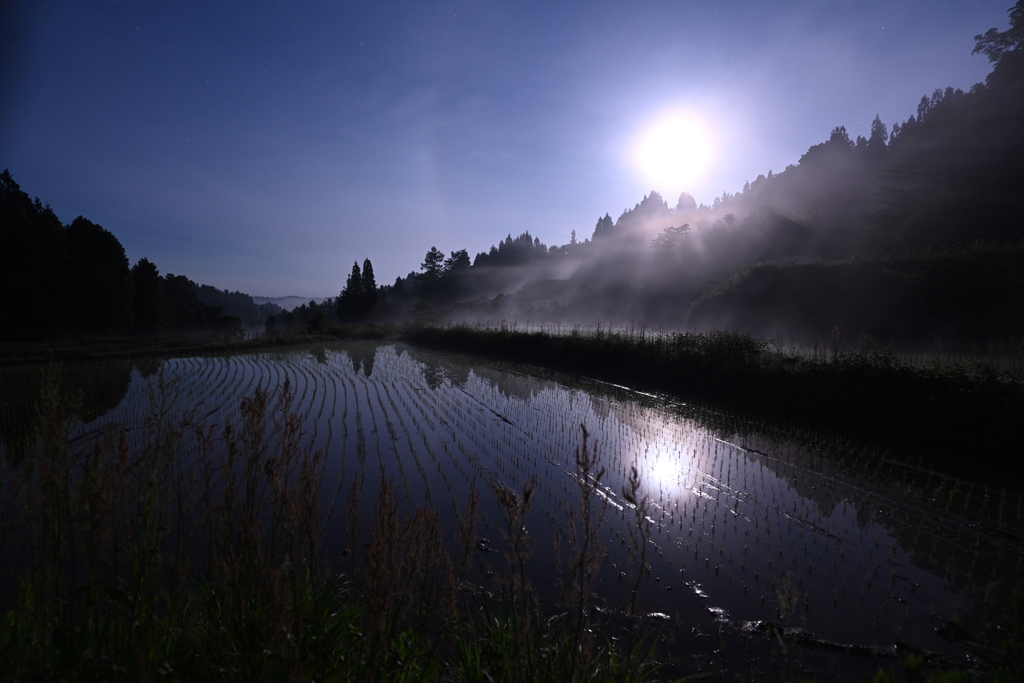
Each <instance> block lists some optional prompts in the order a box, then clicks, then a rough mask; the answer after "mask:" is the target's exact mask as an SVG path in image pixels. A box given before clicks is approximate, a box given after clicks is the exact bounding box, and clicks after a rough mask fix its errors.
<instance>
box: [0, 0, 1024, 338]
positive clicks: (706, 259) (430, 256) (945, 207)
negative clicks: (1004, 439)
mask: <svg viewBox="0 0 1024 683" xmlns="http://www.w3.org/2000/svg"><path fill="white" fill-rule="evenodd" d="M1009 15H1010V24H1011V26H1010V28H1009V29H1007V30H1004V31H999V30H997V29H991V30H989V31H988V32H986V33H984V34H980V35H977V36H976V37H975V38H976V47H975V50H974V52H975V53H978V54H982V55H984V56H986V57H987V58H988V59H989V60H990V62H991V63H992V65H993V67H992V71H991V72H990V74H989V75H988V77H987V78H986V80H985V82H984V83H979V84H977V85H975V86H973V87H972V88H970V89H969V90H968V91H966V92H965V91H963V90H958V89H954V88H946V89H945V90H936V91H935V92H934V93H932V94H931V95H930V96H925V97H922V99H921V101H920V103H919V105H918V107H917V110H916V112H915V113H914V114H912V115H911V116H909V117H908V118H907V119H906V120H905V121H902V122H897V123H894V124H893V125H892V129H891V131H890V130H889V127H888V126H887V125H886V124H885V123H884V122H882V121H881V119H880V118H879V117H878V116H876V117H875V119H874V120H873V121H872V123H871V126H870V130H869V131H867V136H866V137H865V136H856V137H855V138H851V136H850V134H849V132H848V131H847V129H846V128H845V127H844V126H837V127H835V128H834V129H833V130H832V132H831V135H830V136H829V138H828V140H826V141H824V142H822V143H820V144H817V145H814V146H812V147H811V148H810V149H808V150H807V152H806V153H804V154H803V155H802V156H801V157H800V159H799V161H798V162H797V163H795V164H793V165H790V166H788V167H786V168H785V169H783V170H782V171H781V172H779V173H774V172H772V171H768V173H767V174H766V175H759V176H758V177H757V178H756V179H754V180H753V181H750V182H748V183H745V184H744V186H743V188H742V189H741V190H740V191H738V192H736V193H729V192H724V193H723V194H722V195H721V196H720V197H716V198H715V199H714V201H713V202H712V203H711V204H710V205H703V204H701V205H698V204H697V202H696V201H695V200H694V198H693V197H692V196H690V195H689V194H687V193H685V192H684V193H682V194H681V195H680V196H679V198H678V200H677V201H676V202H675V205H674V206H670V205H669V203H668V202H667V201H666V200H665V198H663V197H662V196H661V195H660V194H659V193H657V192H651V193H650V194H648V195H646V196H644V197H643V199H642V200H641V201H640V202H638V203H637V204H636V205H635V206H633V207H632V208H626V209H624V210H623V211H622V213H621V214H620V215H619V217H618V218H617V219H615V220H613V219H612V218H611V215H610V214H608V213H606V214H605V215H603V216H601V217H599V218H598V220H597V222H596V224H595V226H594V229H593V232H592V234H591V235H590V237H588V238H585V239H583V240H582V241H580V240H578V239H577V237H576V231H575V230H572V231H571V234H570V238H569V241H568V242H567V243H566V244H564V245H551V246H548V245H546V244H544V243H543V242H541V240H540V239H539V238H537V237H534V236H533V235H531V234H530V232H529V231H528V230H524V231H523V232H522V233H521V234H519V235H518V236H517V237H513V236H512V234H511V233H510V234H509V235H508V236H507V237H506V238H505V239H503V240H501V241H499V242H498V243H497V244H496V245H493V246H492V247H491V248H490V249H489V250H488V251H486V252H480V253H478V254H476V256H475V257H474V258H473V259H472V261H471V259H470V257H469V253H468V251H467V250H466V249H458V250H455V251H450V252H448V255H447V256H446V255H445V252H443V251H442V250H440V249H438V248H437V247H431V248H430V249H429V250H428V251H427V253H426V254H425V256H424V260H423V262H422V263H421V264H420V266H419V270H418V271H414V272H410V273H409V274H408V275H407V276H405V277H404V278H403V277H398V278H396V279H395V282H394V283H393V284H388V285H378V284H377V282H376V278H375V275H374V270H373V265H372V263H371V262H370V259H369V258H366V259H365V260H364V261H363V263H362V266H361V267H360V265H359V263H358V261H356V262H355V263H353V265H352V269H351V271H350V272H349V274H348V275H347V278H346V280H345V284H344V286H343V288H342V289H341V291H340V293H339V295H338V297H337V298H336V299H329V300H327V301H326V302H322V303H320V304H318V303H316V302H314V301H311V302H310V303H309V304H308V305H303V306H300V307H299V308H297V309H295V310H293V311H290V312H287V313H286V312H283V311H281V310H280V309H277V308H272V307H268V306H267V305H264V306H257V305H256V304H255V303H254V302H253V300H252V298H251V297H250V296H249V295H247V294H243V293H241V292H228V291H227V290H224V291H221V290H217V289H216V288H213V287H209V286H205V285H197V284H196V283H194V282H192V281H191V280H189V279H188V278H187V277H185V276H183V275H174V274H166V275H163V276H161V275H160V273H159V271H158V270H157V268H156V266H155V264H153V263H152V262H150V261H149V260H147V259H140V260H139V262H138V263H136V264H135V265H134V266H131V267H129V263H128V260H127V257H126V255H125V252H124V249H123V247H122V246H121V244H120V243H119V242H118V240H117V239H116V238H115V237H114V235H113V234H111V233H110V232H108V231H107V230H105V229H103V228H102V227H101V226H98V225H96V224H94V223H92V222H91V221H89V220H87V219H85V218H83V217H81V216H80V217H78V218H76V219H75V220H74V221H72V222H71V223H70V224H68V225H66V226H65V225H63V224H62V223H61V222H60V220H59V219H58V218H57V217H56V215H55V214H54V213H53V211H52V210H51V209H50V208H49V206H44V205H43V204H42V203H41V202H40V200H39V199H35V200H30V199H29V197H28V195H27V194H25V193H24V192H22V191H21V189H20V188H19V186H18V185H17V183H15V182H14V180H13V178H12V177H11V175H10V173H9V172H7V171H4V173H3V174H2V175H0V239H2V243H3V245H4V249H3V250H2V251H0V287H2V288H3V290H2V291H4V292H5V293H6V294H7V297H8V307H7V311H6V315H5V324H4V326H3V332H2V335H0V336H2V337H3V338H4V339H20V338H46V337H52V336H55V335H56V336H59V335H68V334H73V335H123V334H132V333H135V334H142V335H161V334H169V333H180V332H183V331H186V330H200V329H205V330H210V331H212V332H213V333H220V334H223V335H225V336H237V335H239V334H240V330H241V329H242V328H243V326H251V325H256V324H261V323H262V324H265V325H266V329H267V330H268V331H273V332H274V333H277V332H283V331H286V330H287V331H295V330H300V329H301V330H307V331H323V330H326V329H327V328H328V327H329V326H330V325H331V324H333V323H335V322H343V323H359V322H380V321H384V320H395V319H408V318H411V317H420V318H426V319H429V318H432V317H438V316H444V315H450V316H463V317H473V316H478V317H490V318H492V319H493V318H496V317H502V316H508V317H532V319H535V320H543V319H550V320H558V319H565V318H566V317H575V318H576V319H578V320H581V319H590V320H593V319H594V318H605V319H615V318H619V319H622V320H644V321H647V322H651V323H662V324H680V323H681V322H682V321H683V320H684V319H685V317H686V312H687V310H688V309H689V308H690V307H691V305H693V304H694V303H695V302H697V301H702V302H705V303H706V302H707V301H708V300H709V297H712V295H713V294H714V293H715V292H716V291H725V289H728V286H727V285H728V283H730V282H735V281H738V280H737V278H740V279H742V274H743V272H744V271H743V269H745V268H746V269H749V268H750V267H751V266H755V265H756V264H759V263H761V264H764V263H779V264H782V265H785V264H794V263H796V264H798V263H809V262H838V261H843V260H849V259H871V258H874V259H879V258H883V259H884V258H895V257H898V256H899V255H905V256H907V257H908V258H909V257H914V258H917V257H919V256H920V255H924V254H927V253H928V252H929V250H935V249H944V250H961V251H962V250H967V249H970V248H972V247H976V246H977V244H978V243H981V242H983V243H985V244H987V245H989V246H991V245H1000V244H1002V245H1014V244H1017V243H1018V242H1019V241H1020V240H1021V239H1022V238H1024V234H1022V218H1021V217H1022V216H1024V193H1022V192H1021V191H1020V188H1022V187H1024V0H1020V1H1019V2H1017V4H1016V5H1015V6H1014V7H1013V8H1011V9H1010V11H1009ZM925 260H927V259H925ZM1019 260H1020V259H1018V258H1017V257H1016V256H1013V255H1012V254H1011V256H1010V257H1006V258H1004V257H1000V258H998V259H990V261H991V262H992V263H998V264H1001V265H999V267H1001V268H1009V269H1010V270H1011V271H1013V272H1016V271H1015V270H1014V269H1016V268H1018V265H1017V263H1018V261H1019ZM961 261H962V262H963V263H967V264H968V266H964V267H961V266H962V263H961V262H960V261H958V264H959V265H957V267H956V268H954V269H952V270H951V271H950V272H953V271H955V272H957V273H960V275H958V276H957V277H969V276H970V275H969V268H970V267H971V266H970V264H971V263H975V262H978V263H980V261H977V260H974V261H972V260H971V259H961ZM915 262H920V263H924V262H925V261H922V260H921V259H920V258H918V261H915ZM928 263H929V265H928V268H930V269H932V270H934V268H935V267H936V266H935V265H934V262H933V261H929V262H928ZM986 263H988V262H986ZM922 267H923V266H922ZM974 267H981V266H974ZM965 268H967V270H965ZM738 269H739V270H738ZM876 270H878V269H876ZM891 270H892V269H889V271H891ZM882 271H884V269H881V270H879V272H882ZM780 272H781V271H780ZM929 272H930V271H929ZM737 274H738V275H737ZM786 277H789V278H790V280H792V282H791V285H792V286H790V288H789V290H787V291H790V292H799V290H800V287H799V285H798V284H794V283H798V282H799V277H796V280H793V277H795V276H793V275H792V273H789V274H787V275H786ZM858 277H859V276H858ZM901 277H903V280H907V281H912V280H914V278H915V277H917V276H916V275H915V273H914V272H913V271H912V270H910V271H907V273H906V275H905V276H901ZM929 277H931V276H929ZM970 277H973V276H970ZM1007 277H1010V276H1007ZM1013 277H1015V276H1013ZM918 279H921V278H918ZM925 279H927V278H925ZM1010 279H1011V280H1012V279H1013V278H1012V277H1010ZM975 280H976V281H977V282H982V281H983V280H984V279H978V278H975ZM984 281H988V280H984ZM992 281H993V282H996V281H999V282H1006V281H1007V279H1006V278H1002V279H1001V280H1000V279H999V278H995V279H994V280H992ZM975 290H976V292H980V291H983V290H984V287H982V286H981V285H978V286H977V287H975ZM733 291H734V292H735V291H739V290H736V289H735V288H734V290H733ZM999 294H1000V293H999V292H991V293H990V296H992V297H998V296H999ZM793 296H798V294H793ZM712 298H713V297H712ZM907 300H908V301H910V300H916V299H914V297H913V296H912V297H909V298H908V299H907ZM805 303H806V302H805ZM794 305H795V306H797V305H798V304H794ZM704 310H709V309H707V308H706V307H705V309H704ZM900 314H901V313H900V311H893V313H892V315H900Z"/></svg>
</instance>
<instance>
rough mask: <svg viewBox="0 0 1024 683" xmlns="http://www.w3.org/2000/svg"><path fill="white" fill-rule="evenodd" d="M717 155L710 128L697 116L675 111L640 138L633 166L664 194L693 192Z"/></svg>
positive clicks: (646, 129)
mask: <svg viewBox="0 0 1024 683" xmlns="http://www.w3.org/2000/svg"><path fill="white" fill-rule="evenodd" d="M713 153H714V145H713V140H712V132H711V128H710V126H708V124H707V123H706V122H705V121H704V119H703V118H702V117H701V116H700V115H699V114H697V113H695V112H692V111H688V110H673V111H670V112H667V113H665V114H663V115H661V116H660V117H658V118H656V119H654V120H653V121H652V122H651V123H650V124H649V125H648V126H647V127H646V128H644V129H643V130H642V131H641V132H640V134H639V135H638V137H637V142H636V145H635V147H634V151H633V163H634V165H635V166H636V167H637V169H638V170H639V171H640V172H641V173H643V174H644V176H646V179H647V180H648V181H649V182H651V183H653V184H654V189H657V190H659V191H661V192H667V193H670V194H672V193H676V192H681V191H684V190H686V191H690V190H691V187H692V186H693V185H694V184H695V183H696V182H697V181H699V180H700V178H701V177H702V176H703V175H704V173H705V172H706V171H707V168H708V166H709V165H710V163H711V160H712V156H713Z"/></svg>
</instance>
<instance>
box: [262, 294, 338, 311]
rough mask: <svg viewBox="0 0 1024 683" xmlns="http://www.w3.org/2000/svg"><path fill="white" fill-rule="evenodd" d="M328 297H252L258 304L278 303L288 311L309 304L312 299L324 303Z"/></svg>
mask: <svg viewBox="0 0 1024 683" xmlns="http://www.w3.org/2000/svg"><path fill="white" fill-rule="evenodd" d="M327 298H328V297H323V296H320V297H308V296H254V297H253V298H252V300H253V301H255V302H256V303H257V304H266V303H271V304H277V305H278V306H280V307H281V308H283V309H284V310H286V311H290V310H292V309H293V308H298V307H299V306H301V305H302V304H308V303H309V302H310V301H315V302H317V304H322V303H323V302H325V301H327Z"/></svg>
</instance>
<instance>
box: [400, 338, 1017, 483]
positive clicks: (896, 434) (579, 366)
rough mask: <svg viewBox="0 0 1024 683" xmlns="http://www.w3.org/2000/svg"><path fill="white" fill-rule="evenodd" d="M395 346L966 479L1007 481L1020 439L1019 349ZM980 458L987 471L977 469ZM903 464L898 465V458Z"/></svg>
mask: <svg viewBox="0 0 1024 683" xmlns="http://www.w3.org/2000/svg"><path fill="white" fill-rule="evenodd" d="M405 339H406V340H408V341H411V342H414V343H416V344H421V345H424V346H434V347H438V348H444V349H448V350H454V351H461V352H466V353H485V354H491V355H495V356H499V357H503V358H508V359H514V360H518V361H524V362H527V363H534V364H537V365H542V366H545V367H552V368H557V369H562V370H566V371H570V372H575V373H579V374H583V375H589V376H592V377H597V378H600V379H604V380H606V381H610V382H616V383H620V384H625V385H628V386H630V387H633V388H648V389H652V390H659V391H665V392H669V393H672V394H674V395H676V396H679V397H682V398H684V399H685V398H699V399H704V400H707V399H711V400H713V401H719V402H722V403H728V404H729V405H730V406H732V407H734V408H741V409H745V410H749V411H751V413H752V414H758V413H759V414H770V415H775V416H779V417H782V418H783V419H786V420H788V421H790V422H792V423H794V424H802V425H806V426H819V427H821V426H829V427H838V428H841V429H843V430H845V431H847V432H849V433H851V434H853V435H854V436H856V437H857V438H861V439H866V440H872V441H875V442H881V443H886V444H888V445H889V446H890V447H892V449H893V453H894V455H893V457H895V458H898V459H901V460H905V461H912V462H913V463H914V464H915V465H924V466H926V467H935V468H938V469H941V470H942V471H945V472H948V473H954V474H956V475H957V476H961V477H964V478H967V479H970V480H972V481H977V482H981V483H990V484H995V485H998V486H1006V485H1008V484H1009V485H1017V484H1014V483H1012V482H1018V483H1019V482H1020V477H1019V475H1020V474H1021V473H1024V464H1022V463H1021V462H1019V459H1017V458H1008V457H1005V456H1006V454H1009V453H1017V452H1019V451H1020V444H1021V443H1022V439H1024V422H1022V420H1021V416H1022V415H1024V349H1021V348H1019V347H1018V348H1015V349H1013V351H1014V355H1000V356H995V357H992V358H989V359H984V357H982V356H980V355H979V356H974V357H973V358H967V359H963V358H960V359H958V358H951V357H948V356H945V357H944V356H943V355H941V354H940V353H935V354H933V355H931V356H930V357H929V356H925V357H922V358H918V359H914V358H911V357H908V356H900V355H897V354H895V353H893V352H892V351H889V350H884V349H883V350H874V351H872V350H858V351H850V350H846V349H845V348H844V347H843V346H842V344H841V339H840V337H839V332H838V330H837V331H836V336H835V337H834V339H833V343H832V344H831V345H829V346H823V347H817V348H811V349H807V350H804V351H800V350H797V349H795V348H792V349H786V348H780V347H778V346H776V345H774V344H771V343H769V342H768V341H765V340H763V339H760V338H757V337H753V336H750V335H744V334H739V333H734V332H714V333H708V334H691V333H658V332H652V331H649V330H646V329H642V328H639V329H638V328H634V329H628V330H609V329H602V328H600V327H598V328H593V329H589V330H583V329H580V328H568V329H565V330H564V331H563V330H561V329H559V330H554V329H550V330H535V331H528V330H519V329H518V328H517V327H516V326H515V325H504V326H500V327H491V328H488V327H484V326H479V325H451V326H443V327H442V326H434V327H421V328H412V329H411V330H410V331H409V332H408V333H407V334H406V335H405ZM979 462H986V463H988V465H989V466H986V467H981V468H980V467H978V464H979ZM908 464H909V463H908Z"/></svg>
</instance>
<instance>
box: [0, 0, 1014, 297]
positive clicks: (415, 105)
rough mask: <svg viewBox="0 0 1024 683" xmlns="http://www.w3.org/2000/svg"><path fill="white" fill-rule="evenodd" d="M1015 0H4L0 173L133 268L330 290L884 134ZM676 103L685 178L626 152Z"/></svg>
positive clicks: (277, 289)
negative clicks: (699, 155)
mask: <svg viewBox="0 0 1024 683" xmlns="http://www.w3.org/2000/svg"><path fill="white" fill-rule="evenodd" d="M1012 4H1013V2H1012V0H986V1H984V2H962V1H958V2H947V3H943V2H937V1H936V0H884V1H875V0H862V1H858V2H834V1H832V0H817V1H814V0H807V1H804V2H794V1H780V2H771V3H769V2H764V0H756V1H754V0H752V1H738V0H737V1H733V2H729V1H721V2H711V1H707V2H629V3H627V2H560V1H558V0H547V1H545V2H527V1H516V2H513V1H511V0H510V1H507V2H488V1H483V0H476V1H471V2H406V3H402V2H380V1H379V2H341V1H336V2H327V1H323V2H315V1H308V0H292V1H290V2H261V1H259V0H245V1H244V2H218V1H216V0H204V1H201V2H192V3H188V2H181V1H178V2H152V1H151V0H147V1H137V2H121V1H116V2H112V1H109V0H108V1H106V2H100V1H98V0H97V1H92V0H64V1H53V2H47V1H39V0H33V1H31V2H30V1H29V0H13V1H8V0H3V1H2V3H0V7H2V8H3V10H2V11H3V14H2V16H0V41H2V45H3V47H0V169H2V168H7V169H9V170H10V171H11V173H12V175H13V176H14V179H15V180H16V181H17V182H18V183H19V184H20V185H21V187H22V189H23V190H25V191H26V192H27V193H28V194H29V195H31V196H38V197H40V198H41V199H42V200H43V201H44V202H47V203H49V204H50V205H51V206H52V207H53V209H54V211H55V212H56V213H57V215H58V216H59V217H60V218H61V219H62V220H63V221H64V222H65V223H67V222H70V221H71V220H72V219H73V218H75V217H76V216H78V215H84V216H85V217H86V218H89V219H90V220H92V221H94V222H96V223H99V224H101V225H102V226H104V227H105V228H107V229H108V230H110V231H111V232H113V233H114V234H115V235H116V236H117V237H118V238H119V239H120V240H121V242H122V244H124V246H125V248H126V250H127V252H128V257H129V259H130V260H131V262H132V263H134V262H135V261H137V260H138V259H139V258H141V257H147V258H149V259H150V260H151V261H154V262H155V263H156V265H157V267H158V268H159V269H160V271H161V272H162V273H168V272H170V273H175V274H184V275H187V276H188V277H190V278H191V279H193V280H195V281H197V282H200V283H205V284H211V285H215V286H217V287H220V288H228V289H231V290H232V291H234V290H236V289H238V290H242V291H244V292H248V293H250V294H254V295H265V296H282V295H290V294H296V295H301V296H310V297H313V296H336V295H337V294H338V291H339V290H340V289H341V287H342V286H343V284H344V281H345V277H346V276H347V275H348V273H349V271H350V270H351V267H352V262H353V260H356V259H358V260H359V262H360V263H362V260H363V259H364V258H367V257H369V258H370V259H371V260H372V261H373V264H374V268H375V271H376V275H377V281H378V282H380V283H387V282H392V281H393V280H394V278H395V277H396V276H398V275H403V276H404V275H405V274H406V273H408V272H409V271H410V270H414V269H417V268H418V266H419V263H420V262H421V261H422V260H423V255H424V253H425V252H426V251H427V250H428V249H429V248H430V247H431V246H437V247H438V248H439V249H441V250H443V251H444V252H445V253H448V252H450V251H452V250H455V249H467V250H468V251H469V253H470V256H471V257H472V256H473V255H474V254H476V253H477V252H479V251H485V250H487V249H488V248H489V247H490V246H491V245H492V244H495V243H497V242H498V241H499V240H501V239H502V238H504V237H505V236H506V235H507V234H509V233H511V234H512V235H513V236H515V235H518V234H519V233H521V232H523V231H525V230H529V231H530V232H531V233H532V234H533V235H535V236H537V237H540V239H541V240H542V241H544V242H546V243H547V244H549V245H550V244H564V243H566V242H568V241H569V236H570V232H571V231H572V230H574V229H575V230H576V231H577V234H578V236H579V237H580V238H581V239H582V238H584V237H589V236H590V234H591V233H592V231H593V228H594V223H595V222H596V220H597V218H598V217H599V216H602V215H604V214H605V213H606V212H608V213H610V214H611V215H612V218H616V217H618V215H619V214H620V213H621V212H622V210H623V209H625V208H628V207H632V206H633V205H634V204H636V203H637V202H639V201H640V200H641V199H642V198H643V196H644V194H645V193H647V192H649V191H650V190H652V189H656V190H658V191H659V192H661V193H662V194H663V195H664V196H665V197H666V199H668V200H669V203H670V204H671V205H674V203H675V199H676V198H677V197H678V195H679V192H680V191H682V190H687V191H689V192H690V193H691V194H693V195H694V197H695V198H696V199H697V201H698V202H702V203H707V204H710V203H711V202H712V201H713V199H714V198H715V197H716V196H718V195H721V194H722V192H723V191H728V192H736V191H738V190H740V189H741V188H742V186H743V183H744V182H745V181H747V180H753V179H754V178H755V177H756V176H757V175H758V174H762V173H764V174H766V173H767V172H768V171H769V170H774V171H776V172H778V171H781V170H783V169H784V168H785V167H786V166H787V165H789V164H793V163H796V162H797V161H798V160H799V158H800V155H801V154H803V153H804V152H805V151H807V148H808V147H810V146H811V145H814V144H817V143H819V142H823V141H824V140H826V139H827V138H828V136H829V132H830V131H831V130H832V128H834V127H835V126H838V125H844V126H846V128H847V129H848V131H849V133H850V135H851V137H855V136H857V135H865V136H867V135H868V134H869V127H870V122H871V119H872V118H873V117H874V116H875V114H876V113H877V114H879V115H881V118H882V120H883V121H884V122H885V123H886V124H888V125H889V126H890V128H891V126H892V124H893V122H895V121H903V120H905V119H906V118H907V117H909V116H910V115H911V114H913V113H915V111H916V107H917V103H918V101H919V100H920V98H921V96H922V95H926V94H931V92H932V91H933V90H934V89H936V88H945V87H946V86H954V87H959V88H963V89H965V90H966V89H967V88H969V87H970V86H971V85H973V84H974V83H977V82H979V81H983V80H984V78H985V76H986V74H987V73H988V72H989V68H990V65H989V63H988V61H987V59H986V58H985V57H984V56H981V55H973V56H972V55H971V51H972V50H973V48H974V43H975V41H974V36H975V34H978V33H983V32H984V31H986V30H988V29H989V28H992V27H996V28H998V29H1000V30H1002V29H1004V28H1006V27H1007V26H1008V19H1007V10H1008V9H1009V7H1010V6H1011V5H1012ZM681 111H685V112H687V115H688V116H690V117H692V118H696V119H697V120H699V121H702V122H703V126H704V133H703V134H702V135H703V138H704V142H705V143H706V144H707V155H708V156H707V160H706V163H704V164H703V165H701V167H700V168H695V167H694V166H696V163H694V164H691V165H690V166H689V167H687V168H686V170H687V171H689V173H688V175H689V176H690V177H689V178H688V179H687V180H686V181H685V182H686V185H687V186H686V187H678V186H672V185H673V182H669V181H664V180H659V179H658V178H655V177H652V176H651V175H650V174H649V173H648V172H646V171H645V169H644V168H641V167H640V166H639V165H638V161H637V159H636V150H637V147H638V145H639V144H640V141H641V140H642V139H643V137H644V135H645V132H646V131H647V130H649V129H650V127H651V126H652V125H654V124H655V123H656V122H657V121H659V120H660V119H661V118H662V117H664V116H666V115H667V114H668V113H671V112H681ZM675 184H678V183H675Z"/></svg>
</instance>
